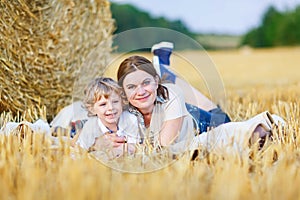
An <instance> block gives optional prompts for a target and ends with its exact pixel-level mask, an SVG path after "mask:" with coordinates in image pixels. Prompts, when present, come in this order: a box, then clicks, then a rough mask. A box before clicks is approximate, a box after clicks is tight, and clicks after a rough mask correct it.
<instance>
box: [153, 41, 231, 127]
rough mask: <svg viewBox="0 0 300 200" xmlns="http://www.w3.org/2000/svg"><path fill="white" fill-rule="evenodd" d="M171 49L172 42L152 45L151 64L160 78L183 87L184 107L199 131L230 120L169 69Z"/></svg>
mask: <svg viewBox="0 0 300 200" xmlns="http://www.w3.org/2000/svg"><path fill="white" fill-rule="evenodd" d="M172 51H173V43H170V42H161V43H158V44H155V45H153V47H152V49H151V52H152V53H153V54H154V56H153V64H154V66H155V68H156V70H157V72H158V74H159V75H160V76H161V77H162V78H164V79H165V80H167V81H169V82H172V83H174V84H176V85H178V86H179V87H180V88H182V89H183V92H184V96H185V99H186V107H187V109H188V111H189V113H190V114H191V115H192V116H193V117H194V119H195V121H196V122H197V125H198V128H199V131H200V133H202V132H205V131H207V130H208V129H209V128H212V127H217V126H219V125H220V124H223V123H227V122H230V118H229V116H228V115H227V114H226V113H225V112H223V111H222V110H221V109H220V108H219V107H218V106H217V105H216V104H215V103H213V102H212V101H211V100H210V99H208V98H207V97H206V96H205V95H203V94H202V93H201V92H199V91H198V90H197V89H195V88H194V87H193V86H191V85H190V84H189V83H187V82H186V81H184V80H183V79H180V78H179V77H177V76H176V74H175V73H173V72H172V71H171V70H170V68H169V67H170V56H171V54H172Z"/></svg>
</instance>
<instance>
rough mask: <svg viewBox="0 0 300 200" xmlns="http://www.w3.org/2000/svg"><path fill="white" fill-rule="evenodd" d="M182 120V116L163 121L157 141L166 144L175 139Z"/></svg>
mask: <svg viewBox="0 0 300 200" xmlns="http://www.w3.org/2000/svg"><path fill="white" fill-rule="evenodd" d="M182 122H183V117H179V118H177V119H172V120H167V121H165V122H164V124H163V128H162V130H161V131H160V135H159V142H160V144H161V145H162V146H168V145H170V144H171V143H173V142H174V141H175V140H176V138H177V137H178V135H179V133H180V131H181V126H182Z"/></svg>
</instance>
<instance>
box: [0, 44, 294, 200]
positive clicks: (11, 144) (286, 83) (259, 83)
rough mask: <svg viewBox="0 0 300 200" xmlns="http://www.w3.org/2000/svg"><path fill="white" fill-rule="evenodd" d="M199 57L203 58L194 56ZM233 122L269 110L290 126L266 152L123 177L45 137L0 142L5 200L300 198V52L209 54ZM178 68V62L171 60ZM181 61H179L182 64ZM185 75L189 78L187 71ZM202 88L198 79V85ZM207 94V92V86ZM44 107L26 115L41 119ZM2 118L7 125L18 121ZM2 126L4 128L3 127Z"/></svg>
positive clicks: (208, 157)
mask: <svg viewBox="0 0 300 200" xmlns="http://www.w3.org/2000/svg"><path fill="white" fill-rule="evenodd" d="M188 53H191V54H195V55H197V53H199V52H188ZM209 55H210V56H211V58H212V59H213V61H214V62H215V64H216V66H217V68H218V70H219V72H220V75H221V77H222V78H223V81H224V85H225V89H226V93H227V96H226V100H227V101H226V109H227V111H228V112H229V114H230V116H231V117H232V119H233V120H234V121H239V120H244V119H247V118H249V117H251V116H253V115H255V114H257V113H259V112H261V111H264V110H270V111H271V112H272V113H276V114H279V115H280V116H282V117H283V118H284V119H285V120H286V122H287V126H286V127H285V128H284V130H282V129H280V130H275V134H274V135H275V137H274V138H275V139H274V142H273V143H271V144H269V145H267V146H265V147H264V148H263V149H262V150H261V151H257V150H256V148H254V147H252V148H251V149H250V150H249V152H247V153H243V154H240V153H238V152H235V151H232V152H231V153H229V154H228V153H225V152H224V153H218V154H214V153H210V154H203V156H201V154H200V156H199V157H198V158H197V159H196V160H195V161H192V162H191V161H190V157H189V155H188V154H187V155H185V156H184V157H183V158H181V159H179V160H178V161H177V162H175V163H174V164H172V165H170V166H168V167H166V168H163V169H162V170H158V171H155V172H151V173H144V174H128V173H121V172H119V171H116V170H113V169H111V168H109V167H105V166H104V165H102V164H101V163H100V162H98V161H96V160H95V159H93V158H91V157H90V156H89V154H87V153H86V152H84V151H81V150H80V149H71V148H69V146H68V145H69V144H68V143H64V142H63V141H61V145H60V147H58V148H56V149H51V148H49V141H48V140H47V139H46V138H44V137H43V136H42V135H33V136H32V137H31V135H30V133H28V134H27V135H28V139H25V140H22V142H21V141H20V138H18V137H16V136H9V137H5V136H1V137H0V174H1V179H0V188H1V193H0V198H1V199H75V198H76V199H298V198H299V196H300V192H299V189H298V185H299V184H300V176H299V166H300V154H299V148H298V147H299V144H300V141H299V133H300V129H299V118H300V103H299V100H298V97H299V95H300V92H299V86H300V83H299V81H298V79H297V76H298V66H299V64H300V63H299V61H298V60H299V59H298V55H299V49H298V48H290V49H265V50H249V49H247V50H239V51H225V52H209ZM172 62H173V64H174V65H175V66H174V67H180V66H177V64H178V63H177V62H176V60H173V61H172ZM178 62H179V61H178ZM182 73H186V72H184V71H183V72H182ZM193 84H195V85H196V86H197V81H196V80H195V81H194V82H193ZM204 90H205V88H204ZM45 112H47V111H46V110H45V109H43V108H41V109H40V110H37V111H36V112H34V111H31V112H30V113H29V112H28V113H27V114H28V115H32V118H38V117H41V116H43V115H45ZM20 118H22V116H21V115H20V116H19V119H17V118H14V117H12V115H11V114H10V113H2V114H1V123H3V122H5V121H7V120H20ZM1 125H2V124H1Z"/></svg>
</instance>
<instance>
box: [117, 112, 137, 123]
mask: <svg viewBox="0 0 300 200" xmlns="http://www.w3.org/2000/svg"><path fill="white" fill-rule="evenodd" d="M136 121H137V117H136V116H135V115H134V114H132V113H130V112H129V111H128V110H124V111H123V112H122V114H121V116H120V119H119V124H120V123H128V122H136Z"/></svg>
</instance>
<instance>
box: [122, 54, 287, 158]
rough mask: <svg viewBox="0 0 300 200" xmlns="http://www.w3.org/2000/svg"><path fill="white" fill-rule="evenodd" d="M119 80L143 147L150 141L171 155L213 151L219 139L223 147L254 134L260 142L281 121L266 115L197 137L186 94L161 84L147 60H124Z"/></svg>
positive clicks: (262, 114)
mask: <svg viewBox="0 0 300 200" xmlns="http://www.w3.org/2000/svg"><path fill="white" fill-rule="evenodd" d="M117 78H118V82H119V85H120V86H122V87H123V89H124V92H125V94H126V97H127V100H128V102H129V111H130V112H131V113H134V114H135V115H136V116H137V117H138V124H139V129H140V143H146V142H145V140H147V142H148V143H149V142H150V144H152V145H153V146H154V148H156V147H161V146H163V147H169V148H170V150H171V151H172V153H180V152H183V151H185V150H186V149H187V148H189V149H196V148H198V147H199V145H206V147H211V144H212V143H216V141H217V139H218V138H219V139H220V144H221V145H225V146H226V145H229V143H230V141H231V138H232V137H235V136H236V135H238V136H239V137H238V138H239V140H238V141H237V144H238V145H242V144H243V142H244V141H249V140H250V139H252V138H254V137H253V136H255V135H254V134H253V133H254V132H257V133H258V137H259V138H264V137H266V136H268V135H269V134H270V133H271V132H270V131H271V128H272V126H273V125H272V124H274V123H277V122H278V121H280V120H282V119H281V118H279V119H278V120H276V121H275V120H274V119H273V117H272V116H271V115H270V114H269V113H268V112H264V113H261V114H260V115H257V116H256V117H254V118H252V119H250V120H248V121H245V122H229V123H226V124H223V125H220V126H218V127H217V128H215V129H214V130H212V131H209V132H206V133H204V134H200V135H198V136H196V137H195V134H196V135H197V131H198V126H197V123H194V121H195V120H193V117H192V116H191V115H190V114H189V112H188V111H187V109H186V106H185V99H184V95H183V92H182V91H181V90H180V88H179V87H177V86H176V85H175V84H172V83H166V84H162V83H161V80H160V77H159V75H158V74H157V72H156V70H155V68H154V66H153V64H152V63H151V62H150V61H149V60H148V59H146V58H144V57H142V56H131V57H129V58H127V59H125V60H124V61H123V62H122V63H121V64H120V66H119V69H118V74H117ZM212 136H215V137H212ZM213 140H214V141H213ZM191 142H192V143H191ZM208 142H209V144H208ZM207 144H208V145H207ZM238 148H239V147H238Z"/></svg>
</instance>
